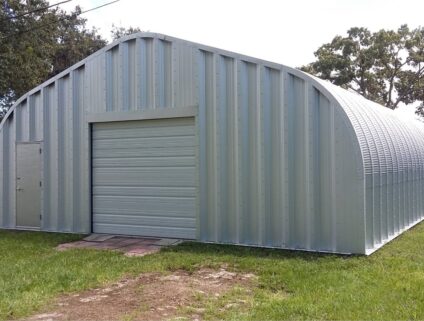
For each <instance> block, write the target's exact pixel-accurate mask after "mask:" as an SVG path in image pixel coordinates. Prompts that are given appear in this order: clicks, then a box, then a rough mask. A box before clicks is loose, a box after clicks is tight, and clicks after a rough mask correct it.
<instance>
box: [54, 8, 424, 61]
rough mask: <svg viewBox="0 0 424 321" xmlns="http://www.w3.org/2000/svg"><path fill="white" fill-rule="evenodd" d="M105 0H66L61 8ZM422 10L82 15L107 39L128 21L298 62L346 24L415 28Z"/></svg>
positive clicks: (160, 10)
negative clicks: (67, 1) (111, 32)
mask: <svg viewBox="0 0 424 321" xmlns="http://www.w3.org/2000/svg"><path fill="white" fill-rule="evenodd" d="M109 1H110V0H72V1H71V2H69V3H67V4H63V5H61V8H63V9H65V10H70V9H71V8H74V7H75V6H76V5H79V6H81V8H82V9H83V10H87V9H90V8H93V7H96V6H99V5H101V4H104V3H107V2H109ZM52 2H53V1H51V3H52ZM423 12H424V0H421V1H420V0H402V1H399V0H396V1H394V0H315V1H314V0H290V1H286V0H280V1H277V0H256V1H253V0H213V1H201V0H197V1H196V0H148V1H145V0H120V1H119V2H117V3H114V4H112V5H109V6H107V7H104V8H101V9H98V10H95V11H93V12H89V13H86V14H84V17H85V18H86V19H87V24H88V26H90V27H91V26H95V27H97V28H98V29H99V31H100V33H101V34H102V35H103V36H104V37H105V38H107V39H110V30H111V29H112V24H114V25H116V26H122V27H129V26H133V27H139V28H140V29H141V30H143V31H150V32H158V33H163V34H167V35H170V36H174V37H178V38H182V39H185V40H190V41H194V42H199V43H203V44H206V45H209V46H212V47H218V48H221V49H226V50H230V51H235V52H238V53H242V54H245V55H249V56H253V57H257V58H261V59H265V60H269V61H273V62H277V63H281V64H284V65H288V66H291V67H300V66H302V65H304V64H307V63H309V62H312V61H313V60H314V51H315V50H316V49H317V48H318V47H319V46H321V45H322V44H324V43H327V42H330V41H331V40H332V39H333V37H334V36H336V35H345V34H346V31H347V30H348V29H349V28H350V27H354V26H356V27H366V28H368V29H370V30H371V31H377V30H380V29H397V28H399V27H400V25H402V24H405V23H406V24H408V25H409V26H410V27H411V28H415V27H418V26H420V25H423V24H424V19H423V17H424V15H423Z"/></svg>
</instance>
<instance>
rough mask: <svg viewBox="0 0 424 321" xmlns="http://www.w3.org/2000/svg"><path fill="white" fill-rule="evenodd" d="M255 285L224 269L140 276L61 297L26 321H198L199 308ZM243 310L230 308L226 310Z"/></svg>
mask: <svg viewBox="0 0 424 321" xmlns="http://www.w3.org/2000/svg"><path fill="white" fill-rule="evenodd" d="M255 279H256V276H255V275H253V274H242V273H235V272H230V271H228V270H227V269H226V268H225V267H222V268H221V269H219V270H212V269H208V268H203V269H200V270H198V271H195V272H193V273H189V272H187V271H182V270H178V271H175V272H173V273H170V274H166V275H164V274H161V273H144V274H141V275H140V276H138V277H136V278H125V279H122V280H120V281H119V282H116V283H113V284H111V285H109V286H107V287H104V288H97V289H93V290H89V291H85V292H82V293H77V294H72V295H67V296H63V297H61V298H59V299H58V300H57V301H56V302H55V303H54V304H53V305H52V306H50V308H49V309H48V310H46V311H44V313H42V314H37V315H34V316H32V317H30V318H28V319H27V320H28V321H53V320H57V321H65V320H74V321H83V320H84V321H85V320H91V321H97V320H140V321H142V320H153V321H156V320H168V319H175V318H177V317H184V318H187V319H191V320H201V319H202V316H203V313H204V310H205V309H204V308H202V307H200V306H199V302H202V300H210V299H212V300H215V299H218V298H219V297H221V296H222V295H224V294H225V293H227V292H228V291H230V290H231V289H233V288H234V287H235V286H237V287H242V288H246V290H249V288H250V287H251V285H252V284H253V281H254V280H255ZM242 304H243V302H234V303H231V302H230V303H228V304H226V305H225V307H224V308H232V307H234V306H240V305H242ZM185 308H186V309H185ZM187 308H188V309H187ZM187 311H189V312H187Z"/></svg>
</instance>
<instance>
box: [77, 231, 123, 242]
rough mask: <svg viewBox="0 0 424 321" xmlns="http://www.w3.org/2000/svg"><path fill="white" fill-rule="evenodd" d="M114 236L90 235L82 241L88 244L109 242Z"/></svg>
mask: <svg viewBox="0 0 424 321" xmlns="http://www.w3.org/2000/svg"><path fill="white" fill-rule="evenodd" d="M115 236H116V235H113V234H95V233H93V234H90V235H89V236H87V237H84V238H83V241H88V242H104V241H106V240H109V239H111V238H114V237H115Z"/></svg>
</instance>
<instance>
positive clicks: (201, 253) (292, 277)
mask: <svg viewBox="0 0 424 321" xmlns="http://www.w3.org/2000/svg"><path fill="white" fill-rule="evenodd" d="M78 238H79V236H76V235H64V234H48V233H35V232H32V233H31V232H10V231H0V320H4V319H15V318H19V317H22V316H26V315H29V314H31V313H35V312H36V311H37V310H39V309H41V308H42V307H43V306H45V305H46V304H48V302H49V301H51V300H52V299H53V298H54V297H57V296H58V295H60V294H62V293H69V292H74V291H81V290H83V289H87V288H91V287H95V286H98V285H101V284H104V283H107V282H110V281H112V280H116V279H118V278H120V277H122V276H123V275H128V274H130V275H132V274H134V275H135V274H138V273H142V272H147V271H163V272H166V271H172V270H176V269H185V270H191V271H193V270H195V269H197V268H199V267H200V266H209V267H219V266H221V265H222V264H224V263H226V264H228V266H229V268H230V269H233V270H237V271H243V272H253V273H255V274H257V275H258V277H259V279H258V281H257V283H258V284H257V286H255V288H254V289H253V292H252V293H251V294H249V295H247V294H246V293H245V292H244V291H243V290H242V289H235V290H234V291H232V293H231V294H230V295H228V296H227V298H225V297H224V298H223V299H221V300H218V302H212V301H207V302H203V303H202V302H201V304H203V305H204V308H205V311H206V312H205V313H206V314H205V316H204V317H205V318H206V319H216V318H223V319H242V320H257V319H261V320H263V319H269V320H282V319H290V320H292V319H333V320H358V319H361V320H369V319H372V320H401V319H402V320H405V319H415V320H423V319H424V224H420V225H418V226H416V227H415V228H414V229H412V230H411V231H409V232H407V233H405V234H403V235H402V236H401V237H399V238H397V239H396V240H395V241H393V242H391V243H389V244H388V245H386V246H385V247H384V248H383V249H381V250H379V251H377V252H376V253H374V254H373V255H371V256H369V257H363V256H351V257H347V256H337V255H323V254H313V253H301V252H289V251H281V250H264V249H255V248H247V247H235V246H219V245H207V244H198V243H185V244H182V245H180V246H178V247H173V248H170V249H167V250H165V251H162V252H160V253H158V254H154V255H150V256H146V257H143V258H127V257H125V256H123V255H121V254H119V253H115V252H108V251H94V250H70V251H65V252H57V251H56V250H55V249H54V247H55V246H56V245H57V244H59V243H63V242H67V241H71V240H75V239H78ZM238 297H240V298H242V299H243V300H245V301H246V300H247V301H248V308H245V309H229V310H225V311H221V310H220V309H217V308H216V306H217V305H222V304H225V303H226V302H229V301H234V300H235V299H237V298H238ZM225 300H227V301H225Z"/></svg>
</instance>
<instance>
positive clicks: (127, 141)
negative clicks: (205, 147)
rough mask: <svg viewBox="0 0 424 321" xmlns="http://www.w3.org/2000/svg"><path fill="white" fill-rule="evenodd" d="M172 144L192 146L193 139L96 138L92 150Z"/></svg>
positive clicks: (166, 145)
mask: <svg viewBox="0 0 424 321" xmlns="http://www.w3.org/2000/svg"><path fill="white" fill-rule="evenodd" d="M172 146H179V147H193V146H195V145H194V141H193V140H192V139H188V138H187V136H180V137H151V138H123V139H101V140H96V145H95V146H94V150H99V149H100V150H101V149H106V150H107V151H108V152H113V151H114V150H119V149H150V148H167V147H172Z"/></svg>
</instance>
